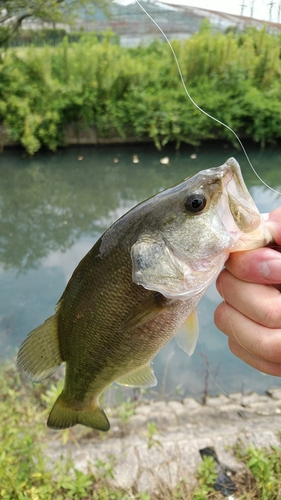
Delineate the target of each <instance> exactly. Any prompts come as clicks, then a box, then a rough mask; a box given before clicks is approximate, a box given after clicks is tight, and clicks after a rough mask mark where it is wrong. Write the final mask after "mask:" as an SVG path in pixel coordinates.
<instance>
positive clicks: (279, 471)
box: [236, 443, 281, 500]
mask: <svg viewBox="0 0 281 500" xmlns="http://www.w3.org/2000/svg"><path fill="white" fill-rule="evenodd" d="M236 454H237V455H238V457H239V458H241V459H242V460H243V462H245V463H246V465H247V466H248V467H249V469H250V471H251V473H252V474H253V476H254V478H255V480H256V484H257V490H258V497H257V498H260V499H262V500H276V498H281V448H280V447H276V446H272V447H271V448H270V449H262V448H255V447H254V446H253V445H252V444H251V445H250V446H249V447H248V448H247V449H246V450H244V449H243V448H242V443H240V444H238V445H237V447H236Z"/></svg>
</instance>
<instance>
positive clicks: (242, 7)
mask: <svg viewBox="0 0 281 500" xmlns="http://www.w3.org/2000/svg"><path fill="white" fill-rule="evenodd" d="M245 7H247V4H246V3H245V2H244V0H243V2H242V3H241V13H240V16H243V13H244V8H245Z"/></svg>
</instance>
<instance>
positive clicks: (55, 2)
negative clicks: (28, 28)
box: [0, 0, 107, 46]
mask: <svg viewBox="0 0 281 500" xmlns="http://www.w3.org/2000/svg"><path fill="white" fill-rule="evenodd" d="M93 6H100V7H103V8H105V7H106V6H107V0H95V1H92V0H71V1H67V0H32V1H30V0H0V46H1V45H4V44H5V43H7V41H8V40H10V39H11V38H12V37H13V36H14V34H15V33H16V32H17V30H18V29H19V28H20V27H21V25H22V22H23V21H24V20H26V19H31V20H32V21H33V22H34V21H37V22H38V21H41V22H45V23H46V22H49V23H58V22H63V23H67V22H71V21H72V20H73V19H74V18H75V15H76V14H77V13H78V11H79V10H80V9H81V7H85V8H88V9H89V8H91V10H92V8H93Z"/></svg>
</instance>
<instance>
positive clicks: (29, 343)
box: [17, 314, 63, 382]
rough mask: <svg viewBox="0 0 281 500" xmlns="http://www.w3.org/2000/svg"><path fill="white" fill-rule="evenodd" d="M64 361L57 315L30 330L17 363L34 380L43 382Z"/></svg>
mask: <svg viewBox="0 0 281 500" xmlns="http://www.w3.org/2000/svg"><path fill="white" fill-rule="evenodd" d="M61 363H63V359H62V357H61V353H60V346H59V339H58V322H57V315H56V314H54V315H53V316H51V317H50V318H48V319H47V320H46V321H45V323H43V325H40V326H38V327H37V328H35V330H33V331H32V332H30V334H29V335H28V337H27V338H26V339H25V341H24V342H23V343H22V345H21V347H20V350H19V353H18V357H17V364H18V366H19V368H20V369H21V370H22V371H23V372H24V373H25V375H27V377H29V378H30V379H31V380H32V381H33V382H42V380H44V379H45V378H48V377H50V375H52V373H54V372H55V371H56V369H57V368H58V366H59V365H61Z"/></svg>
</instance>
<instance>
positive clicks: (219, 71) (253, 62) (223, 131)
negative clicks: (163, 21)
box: [0, 26, 281, 155]
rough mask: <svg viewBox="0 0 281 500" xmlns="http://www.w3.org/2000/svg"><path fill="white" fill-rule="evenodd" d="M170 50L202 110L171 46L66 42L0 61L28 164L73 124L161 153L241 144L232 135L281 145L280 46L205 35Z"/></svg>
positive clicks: (1, 116)
mask: <svg viewBox="0 0 281 500" xmlns="http://www.w3.org/2000/svg"><path fill="white" fill-rule="evenodd" d="M172 43H173V50H174V53H175V54H176V57H177V60H178V64H179V66H180V67H181V70H182V78H183V80H184V82H185V85H186V88H187V89H188V92H189V93H190V95H191V96H192V99H193V101H194V102H196V105H197V107H196V106H194V103H193V101H191V100H190V99H189V98H188V96H187V95H186V93H185V91H184V88H183V85H182V81H181V78H180V77H179V72H178V68H177V65H176V64H175V61H174V60H173V58H171V49H170V47H169V46H168V45H167V44H165V43H160V42H154V43H152V44H151V45H150V46H148V47H136V48H134V49H126V48H124V47H120V46H118V45H116V44H115V43H112V40H110V37H109V39H106V38H103V40H102V41H101V42H99V41H98V40H97V39H96V38H95V37H93V35H92V34H91V33H90V34H88V35H87V34H85V35H84V36H83V37H81V40H80V41H79V42H76V43H71V42H70V41H69V40H68V38H67V37H65V38H64V40H63V41H62V43H61V44H59V45H57V46H56V47H49V46H44V47H34V46H27V47H24V48H23V47H21V48H20V49H16V48H15V49H10V50H8V51H6V52H3V53H2V59H1V68H0V74H1V81H3V82H5V85H2V87H1V88H0V126H1V127H5V128H6V130H8V134H9V138H10V139H12V140H13V141H16V142H20V143H21V145H22V146H23V147H24V149H25V150H26V152H27V153H28V154H29V155H33V154H35V153H36V152H37V151H39V150H40V149H41V148H48V149H50V150H51V151H55V150H57V148H59V147H60V146H63V145H64V144H65V143H66V141H65V135H64V133H65V129H66V128H67V126H68V124H73V127H74V129H75V130H76V131H80V133H81V131H83V132H82V133H84V131H86V130H91V128H92V127H96V130H97V132H98V137H99V138H103V139H104V140H105V141H106V140H107V138H109V139H112V138H113V137H115V136H116V135H119V136H120V137H122V138H126V139H127V138H130V137H131V136H134V137H137V138H139V139H143V138H147V137H149V138H150V140H151V141H153V142H154V144H155V145H156V146H157V148H161V147H164V146H165V145H166V144H168V143H171V142H174V143H176V144H177V145H178V146H179V145H180V144H182V143H187V144H191V145H193V146H197V145H199V144H201V143H202V142H203V141H206V140H211V139H215V138H216V139H220V140H229V141H231V142H233V143H234V144H236V143H237V141H236V138H235V135H233V134H232V133H231V132H230V127H231V128H232V129H233V130H235V132H236V134H238V136H242V135H243V136H244V137H245V138H248V139H251V140H253V141H255V142H256V143H259V144H260V145H261V146H262V147H264V146H265V145H266V144H268V143H274V142H277V141H278V140H280V126H279V124H280V116H281V106H280V101H281V99H280V42H279V39H278V37H276V36H274V35H271V34H269V33H267V32H266V31H265V30H261V31H259V30H252V29H251V30H249V31H248V32H246V33H243V34H242V33H227V34H222V33H214V32H213V31H212V30H210V29H209V28H207V27H206V26H205V28H204V27H203V28H202V30H201V31H200V32H199V33H196V34H195V35H194V36H193V37H191V38H190V39H187V40H182V41H174V42H172ZM268 53H270V54H271V57H270V58H269V57H268ZM198 107H199V109H201V110H204V111H205V113H202V112H199V109H198ZM210 116H214V117H215V120H212V119H211V118H210ZM222 122H223V123H225V124H227V126H226V127H224V126H222ZM0 135H1V134H0ZM2 142H3V141H2ZM103 143H104V142H103ZM81 144H82V143H81ZM91 144H93V142H91Z"/></svg>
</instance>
